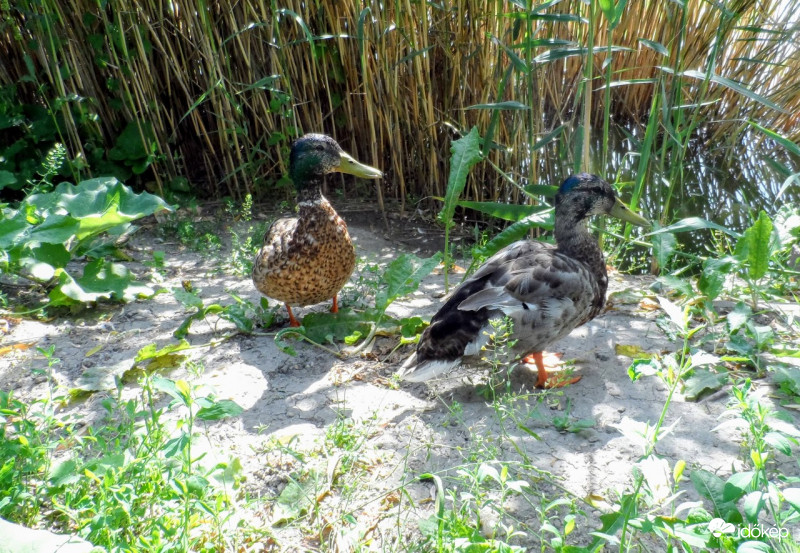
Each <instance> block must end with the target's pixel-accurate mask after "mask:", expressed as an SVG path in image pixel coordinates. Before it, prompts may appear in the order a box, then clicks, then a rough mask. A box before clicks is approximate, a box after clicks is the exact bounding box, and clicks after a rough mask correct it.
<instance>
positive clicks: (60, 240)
mask: <svg viewBox="0 0 800 553" xmlns="http://www.w3.org/2000/svg"><path fill="white" fill-rule="evenodd" d="M79 229H80V222H79V221H78V220H77V219H75V218H74V217H71V216H69V215H50V216H49V217H47V219H45V220H44V222H43V223H42V224H40V225H36V226H34V227H33V228H32V229H31V231H30V232H29V233H28V240H30V241H32V242H43V243H47V244H64V243H66V242H67V241H69V239H70V238H72V237H73V236H75V235H76V234H77V233H78V230H79Z"/></svg>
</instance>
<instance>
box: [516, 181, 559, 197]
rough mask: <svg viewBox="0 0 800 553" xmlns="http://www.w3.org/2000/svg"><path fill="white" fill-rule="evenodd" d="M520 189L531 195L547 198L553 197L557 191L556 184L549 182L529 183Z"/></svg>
mask: <svg viewBox="0 0 800 553" xmlns="http://www.w3.org/2000/svg"><path fill="white" fill-rule="evenodd" d="M522 190H524V191H525V193H526V194H528V195H529V196H531V197H535V196H545V197H547V198H554V197H555V195H556V194H557V193H558V186H551V185H549V184H529V185H528V186H525V187H524V188H523V189H522Z"/></svg>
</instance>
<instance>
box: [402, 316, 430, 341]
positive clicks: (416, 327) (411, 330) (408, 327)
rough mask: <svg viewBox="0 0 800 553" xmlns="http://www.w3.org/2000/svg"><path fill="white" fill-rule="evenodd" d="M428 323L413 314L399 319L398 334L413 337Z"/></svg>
mask: <svg viewBox="0 0 800 553" xmlns="http://www.w3.org/2000/svg"><path fill="white" fill-rule="evenodd" d="M426 326H428V323H427V322H425V321H424V320H423V319H422V317H419V316H416V315H415V316H413V317H406V318H404V319H400V335H401V336H403V337H404V338H413V337H414V336H416V335H417V334H419V333H420V332H422V331H423V330H424V329H425V327H426Z"/></svg>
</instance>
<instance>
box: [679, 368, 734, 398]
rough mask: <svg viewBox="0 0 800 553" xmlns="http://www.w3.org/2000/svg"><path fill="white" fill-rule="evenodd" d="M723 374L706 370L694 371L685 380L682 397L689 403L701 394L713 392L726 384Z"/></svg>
mask: <svg viewBox="0 0 800 553" xmlns="http://www.w3.org/2000/svg"><path fill="white" fill-rule="evenodd" d="M727 380H728V377H727V375H725V374H719V373H716V372H714V371H711V370H708V369H695V371H694V374H693V375H692V376H690V377H689V378H687V379H686V382H685V384H684V391H683V393H684V395H685V396H686V399H688V400H689V401H696V400H697V399H699V398H700V397H701V396H702V395H703V394H706V393H709V392H715V391H717V390H719V389H720V388H722V386H724V385H725V382H727Z"/></svg>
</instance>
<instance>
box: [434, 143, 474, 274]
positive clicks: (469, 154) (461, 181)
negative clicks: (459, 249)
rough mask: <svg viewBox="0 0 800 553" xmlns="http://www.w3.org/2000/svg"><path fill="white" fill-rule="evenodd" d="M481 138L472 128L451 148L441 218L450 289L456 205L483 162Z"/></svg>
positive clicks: (446, 272)
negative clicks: (451, 250)
mask: <svg viewBox="0 0 800 553" xmlns="http://www.w3.org/2000/svg"><path fill="white" fill-rule="evenodd" d="M480 145H481V137H480V135H479V134H478V128H477V127H472V130H470V131H469V134H468V135H466V136H463V137H461V138H459V139H458V140H455V141H453V143H452V145H451V146H450V153H451V155H450V174H449V175H448V177H447V191H446V193H445V198H444V205H443V206H442V211H440V212H439V217H440V218H441V220H442V223H444V262H445V271H444V286H445V289H447V288H448V285H449V282H448V274H449V271H448V270H447V269H448V264H449V263H450V229H451V228H452V226H453V214H454V213H455V210H456V204H457V203H458V199H459V198H460V197H461V193H462V192H463V191H464V187H465V186H466V184H467V175H468V174H469V170H470V169H471V168H472V166H473V165H475V164H476V163H478V161H480V160H481V157H482V154H481V149H480Z"/></svg>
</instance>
